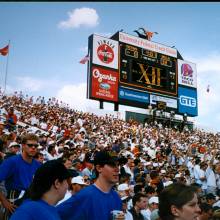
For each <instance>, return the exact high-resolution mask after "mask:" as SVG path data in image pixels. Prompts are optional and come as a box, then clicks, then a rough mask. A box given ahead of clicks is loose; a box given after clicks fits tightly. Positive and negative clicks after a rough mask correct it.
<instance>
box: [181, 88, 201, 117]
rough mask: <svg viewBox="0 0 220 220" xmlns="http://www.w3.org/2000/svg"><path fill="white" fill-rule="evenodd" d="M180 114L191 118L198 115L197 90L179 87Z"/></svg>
mask: <svg viewBox="0 0 220 220" xmlns="http://www.w3.org/2000/svg"><path fill="white" fill-rule="evenodd" d="M179 112H180V113H183V114H184V113H187V114H189V115H191V116H197V115H198V104H197V91H196V90H195V89H190V88H184V87H181V86H180V87H179Z"/></svg>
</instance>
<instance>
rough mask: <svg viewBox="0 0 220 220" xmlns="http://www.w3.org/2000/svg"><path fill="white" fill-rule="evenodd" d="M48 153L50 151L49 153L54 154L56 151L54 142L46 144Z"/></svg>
mask: <svg viewBox="0 0 220 220" xmlns="http://www.w3.org/2000/svg"><path fill="white" fill-rule="evenodd" d="M48 153H50V154H55V153H56V149H55V144H50V145H49V146H48Z"/></svg>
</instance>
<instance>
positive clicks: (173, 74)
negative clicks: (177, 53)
mask: <svg viewBox="0 0 220 220" xmlns="http://www.w3.org/2000/svg"><path fill="white" fill-rule="evenodd" d="M119 49H120V53H119V56H120V63H119V64H120V67H119V73H120V77H119V79H120V84H121V85H127V86H129V87H133V88H137V89H140V90H146V91H149V92H160V93H161V94H166V95H171V96H176V95H177V58H175V57H171V56H168V55H165V54H161V53H158V52H155V51H151V50H147V49H144V48H140V47H136V46H132V45H129V44H125V43H121V42H120V45H119Z"/></svg>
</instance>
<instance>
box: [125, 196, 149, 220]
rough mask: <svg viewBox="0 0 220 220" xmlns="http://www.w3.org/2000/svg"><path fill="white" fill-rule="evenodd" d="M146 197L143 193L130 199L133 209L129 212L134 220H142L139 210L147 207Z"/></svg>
mask: <svg viewBox="0 0 220 220" xmlns="http://www.w3.org/2000/svg"><path fill="white" fill-rule="evenodd" d="M147 201H148V199H147V196H146V195H145V194H143V193H137V194H135V195H134V196H133V198H132V203H133V207H132V208H131V209H130V210H129V212H130V213H131V214H132V216H133V219H134V220H144V216H143V214H142V213H141V210H144V209H146V207H147Z"/></svg>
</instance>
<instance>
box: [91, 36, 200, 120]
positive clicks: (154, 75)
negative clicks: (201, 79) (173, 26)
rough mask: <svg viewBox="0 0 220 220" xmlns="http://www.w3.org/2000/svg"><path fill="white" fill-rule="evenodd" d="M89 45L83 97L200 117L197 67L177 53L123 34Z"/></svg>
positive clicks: (100, 39) (171, 49)
mask: <svg viewBox="0 0 220 220" xmlns="http://www.w3.org/2000/svg"><path fill="white" fill-rule="evenodd" d="M88 42H89V43H88V48H89V57H90V60H89V62H88V83H87V98H89V99H95V100H99V101H101V102H112V103H115V104H117V105H128V106H133V107H139V108H145V109H147V108H148V106H149V105H151V106H153V107H154V106H155V107H158V106H160V107H163V109H166V111H174V112H176V113H177V114H182V115H184V114H187V115H189V116H197V115H198V104H197V103H198V101H197V72H196V65H195V64H194V63H191V62H188V61H185V60H183V59H182V57H181V55H180V53H179V52H178V51H177V49H175V48H172V47H168V46H166V45H163V44H160V43H156V42H153V41H149V40H147V39H143V38H140V37H136V36H133V35H130V34H127V33H124V32H117V33H115V34H114V35H113V36H112V37H111V38H106V37H103V36H99V35H95V34H93V35H91V36H90V37H89V41H88Z"/></svg>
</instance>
